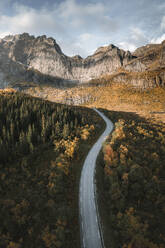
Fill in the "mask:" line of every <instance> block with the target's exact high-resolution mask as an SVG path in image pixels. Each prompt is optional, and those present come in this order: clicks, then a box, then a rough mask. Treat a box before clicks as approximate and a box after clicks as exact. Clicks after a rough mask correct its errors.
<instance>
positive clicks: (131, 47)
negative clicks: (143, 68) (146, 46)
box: [118, 41, 137, 52]
mask: <svg viewBox="0 0 165 248" xmlns="http://www.w3.org/2000/svg"><path fill="white" fill-rule="evenodd" d="M118 46H119V48H122V49H124V50H125V51H127V50H129V51H130V52H133V51H135V50H136V48H137V46H136V45H135V44H133V43H129V42H127V41H123V42H120V43H118Z"/></svg>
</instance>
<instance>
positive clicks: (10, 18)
mask: <svg viewBox="0 0 165 248" xmlns="http://www.w3.org/2000/svg"><path fill="white" fill-rule="evenodd" d="M8 1H11V0H8ZM12 9H13V12H12V15H7V14H3V15H0V37H3V36H4V35H6V34H7V35H8V34H16V33H23V32H28V33H31V34H33V35H41V34H46V35H48V36H53V37H55V39H57V42H58V41H60V44H62V45H64V48H63V47H62V49H64V50H65V51H64V52H67V53H68V51H69V48H68V49H66V45H68V44H69V43H70V47H71V49H70V51H77V50H78V48H80V51H81V52H82V51H83V54H82V55H83V56H85V55H87V54H88V52H89V51H92V50H94V48H95V46H96V44H98V41H99V42H101V41H102V40H103V42H106V43H107V40H108V39H109V35H110V34H112V33H113V32H114V31H117V30H118V28H119V27H118V23H117V21H115V20H112V19H111V18H110V17H109V13H108V9H107V8H106V6H105V4H103V3H101V2H98V3H86V4H84V3H82V2H77V1H76V0H65V1H62V2H60V3H56V4H54V5H53V6H52V8H46V7H42V6H41V7H40V8H39V9H35V8H32V7H27V6H25V5H20V4H18V3H14V4H13V5H12ZM98 37H100V38H98ZM95 39H96V40H95ZM91 42H92V43H91ZM101 43H102V42H101ZM73 45H75V48H74V47H73ZM85 50H86V52H85ZM68 54H71V52H69V53H68Z"/></svg>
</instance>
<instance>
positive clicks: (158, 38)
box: [151, 34, 165, 44]
mask: <svg viewBox="0 0 165 248" xmlns="http://www.w3.org/2000/svg"><path fill="white" fill-rule="evenodd" d="M164 40H165V34H162V35H161V36H160V37H157V38H153V39H152V40H151V43H152V44H160V43H161V42H162V41H164Z"/></svg>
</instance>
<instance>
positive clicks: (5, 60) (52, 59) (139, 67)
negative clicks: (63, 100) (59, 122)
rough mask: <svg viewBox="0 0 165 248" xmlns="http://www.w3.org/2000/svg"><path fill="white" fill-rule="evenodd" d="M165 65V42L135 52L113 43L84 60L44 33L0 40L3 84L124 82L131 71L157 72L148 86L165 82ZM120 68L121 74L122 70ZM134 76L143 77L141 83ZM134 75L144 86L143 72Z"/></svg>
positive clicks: (0, 67) (0, 73)
mask: <svg viewBox="0 0 165 248" xmlns="http://www.w3.org/2000/svg"><path fill="white" fill-rule="evenodd" d="M154 63H155V64H154ZM153 64H154V66H153ZM164 68H165V42H163V43H162V44H160V45H147V46H144V47H142V48H138V49H137V50H136V51H135V52H134V53H133V54H131V53H130V52H129V51H124V50H122V49H119V48H118V47H116V46H114V45H112V44H111V45H109V46H105V47H100V48H98V49H97V50H96V51H95V53H94V54H93V55H91V56H88V57H87V58H85V59H83V58H81V57H80V56H79V55H76V56H73V57H69V56H66V55H65V54H64V53H63V52H62V50H61V48H60V47H59V45H58V44H57V43H56V41H55V39H53V38H51V37H50V38H47V37H46V36H45V35H43V36H39V37H36V38H35V37H34V36H31V35H29V34H28V33H23V34H19V35H9V36H6V37H5V38H3V39H1V40H0V86H1V87H2V86H6V85H7V84H8V83H11V82H12V83H13V82H23V81H26V82H34V83H45V82H51V83H58V84H60V85H61V84H62V83H71V82H75V83H80V82H87V81H89V80H91V79H95V78H99V77H101V76H102V75H113V77H114V76H115V77H116V79H117V80H119V81H123V82H125V81H128V80H129V79H130V78H128V72H138V73H139V72H140V73H142V72H146V71H154V73H155V72H156V76H157V75H158V74H159V79H158V76H157V79H156V81H154V80H153V82H151V83H150V84H149V85H148V86H152V85H153V84H155V82H156V83H157V84H162V83H164V79H165V74H164ZM121 71H122V74H121V73H119V72H121ZM123 71H124V72H127V74H126V73H124V74H123ZM158 71H159V72H158ZM162 72H163V73H162ZM160 73H162V74H161V75H160ZM129 77H130V75H129ZM131 77H132V76H131ZM135 78H136V79H137V78H138V80H139V79H140V83H139V82H136V80H135ZM135 78H134V79H132V83H133V84H135V85H139V86H140V85H143V83H144V82H143V80H141V79H142V75H135ZM151 81H152V80H151Z"/></svg>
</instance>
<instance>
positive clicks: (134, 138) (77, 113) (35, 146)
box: [0, 33, 165, 248]
mask: <svg viewBox="0 0 165 248" xmlns="http://www.w3.org/2000/svg"><path fill="white" fill-rule="evenodd" d="M0 65H1V67H0V86H1V88H5V89H2V90H0V130H1V132H0V168H1V175H0V177H1V181H0V195H1V198H0V208H1V213H2V214H1V217H0V220H1V227H0V246H1V247H2V248H22V247H25V248H26V247H27V248H28V247H32V248H33V247H34V248H35V247H41V248H42V247H43V248H44V247H46V248H52V247H58V248H60V247H61V248H63V247H67V248H70V247H75V248H78V247H80V245H81V244H82V243H83V241H80V240H81V239H82V236H83V235H84V234H85V233H87V231H86V229H85V230H84V234H81V233H80V229H81V228H80V227H79V225H80V223H79V213H80V210H79V200H78V199H79V184H80V177H81V171H83V169H82V168H83V164H84V161H86V160H85V158H86V157H87V154H88V152H89V151H90V149H91V147H92V146H93V144H95V142H96V141H97V139H98V138H99V136H100V135H101V134H102V133H103V131H104V129H105V123H104V121H103V119H102V118H101V117H99V115H98V114H97V113H96V112H95V111H94V110H93V108H97V109H99V110H100V111H101V112H102V113H104V115H105V116H106V117H108V118H109V119H110V120H111V121H112V122H113V124H114V130H113V132H112V133H111V134H110V135H109V136H108V138H107V140H105V141H104V143H103V147H102V150H101V152H100V154H99V156H98V159H97V168H96V192H97V197H98V211H99V215H100V218H101V222H100V225H101V229H102V232H103V239H104V243H105V247H112V248H117V247H122V248H136V247H138V248H139V247H140V248H164V247H165V245H164V244H165V239H164V236H165V233H164V230H165V226H164V221H163V220H164V219H165V212H164V203H165V198H164V185H165V184H164V178H165V174H164V173H165V172H164V171H165V169H164V164H165V155H164V152H165V139H164V135H165V100H164V99H165V42H164V41H163V42H162V43H161V44H149V45H146V46H143V47H140V48H138V49H137V50H135V52H134V53H131V52H129V51H124V50H122V49H119V48H118V47H116V46H114V45H112V44H110V45H108V46H104V47H100V48H98V49H97V50H96V51H95V52H94V54H93V55H91V56H88V57H87V58H85V59H83V58H81V57H80V56H79V55H77V56H74V57H69V56H66V55H65V54H64V53H63V52H62V50H61V48H60V46H59V45H58V44H57V43H56V40H55V39H54V38H47V37H46V36H45V35H44V36H38V37H34V36H31V35H29V34H28V33H23V34H20V35H11V36H6V37H5V38H3V39H1V40H0ZM107 135H108V133H107V134H106V136H107ZM96 144H97V143H96ZM89 160H91V159H89ZM87 164H90V163H87ZM82 174H83V173H82ZM87 174H88V173H87ZM84 180H85V179H84ZM90 183H91V182H88V183H87V184H86V187H87V188H88V186H89V185H90ZM92 185H93V184H92ZM90 188H92V186H91V187H90ZM85 191H87V190H85ZM88 198H90V197H88ZM84 199H85V198H84ZM84 204H85V205H86V204H87V203H86V201H85V200H84ZM93 209H94V207H93ZM84 218H87V219H88V216H84ZM85 225H86V224H84V226H85ZM87 228H89V227H87ZM97 229H98V228H96V230H95V232H97ZM91 230H92V229H91ZM81 232H82V230H81ZM153 232H154V234H153ZM91 233H92V231H91ZM87 236H88V235H86V236H85V235H84V237H85V239H86V240H88V241H87V243H89V244H91V242H93V243H94V242H95V240H94V239H93V241H91V240H92V238H90V237H87ZM91 236H92V237H93V234H91ZM80 242H81V243H80ZM88 246H89V248H91V247H90V245H88ZM98 247H100V246H98Z"/></svg>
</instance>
